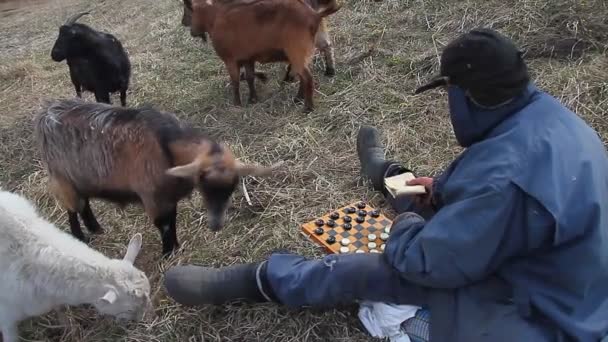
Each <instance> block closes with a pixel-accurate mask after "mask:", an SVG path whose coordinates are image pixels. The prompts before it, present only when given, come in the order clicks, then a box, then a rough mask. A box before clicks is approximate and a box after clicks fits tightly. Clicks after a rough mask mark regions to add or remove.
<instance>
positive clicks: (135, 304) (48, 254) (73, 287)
mask: <svg viewBox="0 0 608 342" xmlns="http://www.w3.org/2000/svg"><path fill="white" fill-rule="evenodd" d="M141 244H142V236H141V234H136V235H135V236H133V237H132V238H131V241H130V242H129V246H128V248H127V252H126V254H125V256H124V258H123V259H110V258H108V257H106V256H105V255H103V254H101V253H99V252H97V251H95V250H94V249H92V248H90V247H88V246H87V245H86V244H84V243H83V242H80V241H79V240H77V239H75V238H74V237H72V235H70V234H68V233H65V232H63V231H61V230H59V229H58V228H57V227H55V226H54V225H53V224H51V223H49V222H48V221H46V220H45V219H43V218H41V217H40V216H39V215H38V213H37V211H36V209H35V208H34V206H33V204H32V203H31V202H30V201H29V200H27V199H25V198H24V197H22V196H19V195H17V194H14V193H10V192H6V191H2V190H1V189H0V328H1V329H2V335H3V341H4V342H17V340H18V336H19V333H18V325H19V322H20V321H22V320H24V319H27V318H29V317H34V316H38V315H42V314H45V313H47V312H49V311H51V310H52V309H55V308H58V307H60V306H64V305H80V304H91V305H93V306H94V307H95V308H96V309H97V310H98V311H99V312H100V313H101V314H107V315H112V316H114V317H116V318H117V319H119V320H141V319H143V316H144V315H145V314H147V313H151V310H152V305H151V302H150V297H149V294H150V283H149V281H148V278H147V277H146V275H145V274H144V273H143V272H142V271H140V270H138V269H137V268H135V266H133V261H134V260H135V257H136V256H137V254H138V253H139V250H140V248H141Z"/></svg>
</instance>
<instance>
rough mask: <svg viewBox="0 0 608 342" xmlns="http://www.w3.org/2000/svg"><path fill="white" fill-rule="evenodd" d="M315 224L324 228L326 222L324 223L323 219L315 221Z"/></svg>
mask: <svg viewBox="0 0 608 342" xmlns="http://www.w3.org/2000/svg"><path fill="white" fill-rule="evenodd" d="M315 224H316V225H317V226H319V227H322V226H323V225H324V224H325V221H323V219H318V220H316V221H315Z"/></svg>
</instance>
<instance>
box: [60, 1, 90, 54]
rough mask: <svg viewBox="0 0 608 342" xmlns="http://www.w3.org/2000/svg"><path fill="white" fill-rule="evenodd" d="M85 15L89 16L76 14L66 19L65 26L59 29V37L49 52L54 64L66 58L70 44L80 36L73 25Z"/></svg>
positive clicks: (77, 28)
mask: <svg viewBox="0 0 608 342" xmlns="http://www.w3.org/2000/svg"><path fill="white" fill-rule="evenodd" d="M86 14H89V12H81V13H77V14H75V15H73V16H71V17H70V18H68V20H66V22H65V24H63V25H61V26H60V27H59V36H58V37H57V40H56V41H55V44H54V45H53V49H52V50H51V58H52V59H53V60H54V61H55V62H61V61H63V60H64V59H66V58H67V56H68V53H69V51H70V48H71V45H72V44H71V42H72V41H74V40H75V39H77V38H78V37H79V36H80V35H81V34H82V33H81V32H80V30H79V27H77V26H74V23H76V20H78V19H79V18H80V17H82V16H83V15H86Z"/></svg>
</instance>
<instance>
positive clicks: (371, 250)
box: [369, 249, 380, 253]
mask: <svg viewBox="0 0 608 342" xmlns="http://www.w3.org/2000/svg"><path fill="white" fill-rule="evenodd" d="M369 252H370V253H380V251H379V250H377V249H370V250H369Z"/></svg>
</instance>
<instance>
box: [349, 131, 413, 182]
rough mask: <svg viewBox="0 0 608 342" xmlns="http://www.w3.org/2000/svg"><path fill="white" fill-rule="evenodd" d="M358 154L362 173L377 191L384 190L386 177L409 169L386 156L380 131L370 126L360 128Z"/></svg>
mask: <svg viewBox="0 0 608 342" xmlns="http://www.w3.org/2000/svg"><path fill="white" fill-rule="evenodd" d="M357 154H358V155H359V162H360V163H361V173H362V174H363V175H364V176H365V177H366V178H367V179H369V181H370V182H371V183H372V186H373V187H374V190H376V191H383V190H384V178H385V177H389V176H394V175H397V174H400V173H403V172H408V171H409V170H408V169H406V168H405V167H403V166H401V165H400V164H398V163H396V162H394V161H392V160H386V159H385V158H384V146H382V144H381V143H380V133H379V132H378V130H377V129H375V128H373V127H370V126H363V127H361V129H359V133H358V134H357ZM387 173H390V175H389V174H387Z"/></svg>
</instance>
